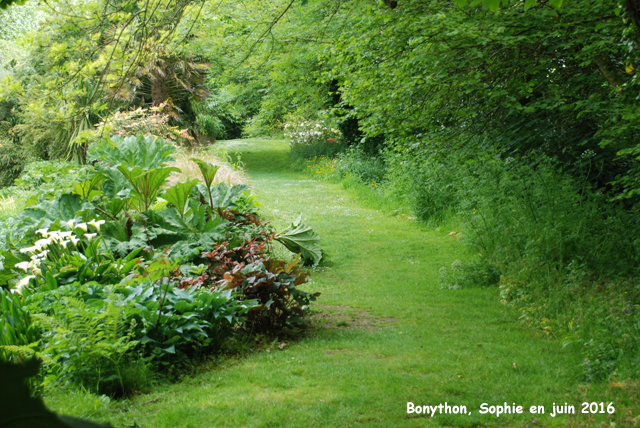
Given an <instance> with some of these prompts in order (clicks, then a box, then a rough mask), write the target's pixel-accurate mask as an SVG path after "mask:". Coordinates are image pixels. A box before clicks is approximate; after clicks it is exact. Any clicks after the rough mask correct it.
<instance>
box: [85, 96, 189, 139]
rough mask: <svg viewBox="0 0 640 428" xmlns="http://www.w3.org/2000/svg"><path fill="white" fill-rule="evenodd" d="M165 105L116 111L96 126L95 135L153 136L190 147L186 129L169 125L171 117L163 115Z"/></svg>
mask: <svg viewBox="0 0 640 428" xmlns="http://www.w3.org/2000/svg"><path fill="white" fill-rule="evenodd" d="M165 107H167V106H166V103H162V104H160V105H158V106H155V107H151V108H148V109H143V108H140V107H139V108H137V109H132V110H128V111H116V112H114V113H113V114H111V115H110V116H109V117H107V118H105V119H104V120H103V121H102V122H100V123H99V124H98V125H96V130H95V135H96V136H98V137H101V136H110V135H116V136H120V137H125V136H127V135H145V136H148V135H153V136H156V137H159V138H162V139H164V140H168V141H175V142H176V143H179V144H181V145H187V146H190V145H191V144H192V141H193V137H192V136H191V135H190V134H189V130H187V129H179V128H178V127H177V126H171V125H169V121H170V120H171V117H170V116H169V115H168V114H166V113H163V111H165Z"/></svg>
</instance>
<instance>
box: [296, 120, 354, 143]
mask: <svg viewBox="0 0 640 428" xmlns="http://www.w3.org/2000/svg"><path fill="white" fill-rule="evenodd" d="M284 129H285V135H286V136H287V137H289V138H291V144H302V145H312V144H315V143H318V142H326V143H330V144H331V143H337V142H338V139H339V138H340V137H341V136H342V134H341V133H340V131H338V130H337V129H334V128H330V127H327V126H325V124H324V121H323V120H321V121H318V122H314V121H309V122H301V123H299V124H290V123H287V124H286V125H284Z"/></svg>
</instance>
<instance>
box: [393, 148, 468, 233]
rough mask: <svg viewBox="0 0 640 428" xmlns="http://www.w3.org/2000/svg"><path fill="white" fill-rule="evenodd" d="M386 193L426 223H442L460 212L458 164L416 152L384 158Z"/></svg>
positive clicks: (434, 153) (407, 151)
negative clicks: (458, 210)
mask: <svg viewBox="0 0 640 428" xmlns="http://www.w3.org/2000/svg"><path fill="white" fill-rule="evenodd" d="M384 159H385V164H386V165H387V175H386V186H385V190H386V192H387V193H388V194H389V195H390V196H391V197H393V198H394V199H396V200H398V201H399V202H400V204H401V205H402V206H404V207H407V208H410V209H411V210H412V211H413V212H414V213H415V215H416V217H417V218H419V219H420V220H422V221H424V222H433V223H439V222H442V221H443V220H444V219H445V218H446V217H447V216H449V215H451V214H453V213H455V212H456V210H457V207H458V203H459V197H458V194H457V191H458V184H457V183H458V182H459V178H458V175H457V174H458V172H457V163H456V162H455V161H454V160H453V159H447V158H446V157H443V156H442V154H441V153H438V152H433V151H431V150H428V149H422V148H414V149H412V150H406V151H403V152H395V151H388V152H386V153H385V154H384Z"/></svg>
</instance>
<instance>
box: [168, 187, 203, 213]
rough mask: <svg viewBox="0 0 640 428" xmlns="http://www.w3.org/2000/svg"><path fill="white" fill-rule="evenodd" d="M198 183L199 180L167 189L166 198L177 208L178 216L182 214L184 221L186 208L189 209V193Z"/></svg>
mask: <svg viewBox="0 0 640 428" xmlns="http://www.w3.org/2000/svg"><path fill="white" fill-rule="evenodd" d="M197 183H198V180H189V181H185V182H183V183H176V185H175V186H173V187H170V188H169V189H167V191H166V193H165V194H164V198H165V199H166V200H167V202H169V203H170V204H172V205H173V206H174V207H176V210H178V214H180V218H182V219H184V214H185V208H186V207H187V203H188V202H189V193H190V192H191V189H192V188H193V186H195V185H196V184H197Z"/></svg>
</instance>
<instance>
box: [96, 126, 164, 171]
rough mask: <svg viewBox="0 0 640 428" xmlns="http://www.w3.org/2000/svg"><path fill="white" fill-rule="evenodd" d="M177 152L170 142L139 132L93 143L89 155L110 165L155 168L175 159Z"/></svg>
mask: <svg viewBox="0 0 640 428" xmlns="http://www.w3.org/2000/svg"><path fill="white" fill-rule="evenodd" d="M175 152H176V149H175V147H174V146H173V145H172V144H171V143H170V142H168V141H166V140H163V139H161V138H158V137H154V136H150V135H142V134H138V135H137V136H134V135H129V136H127V137H124V138H123V137H120V136H117V135H116V136H113V137H111V139H110V140H101V141H98V142H95V143H94V144H92V145H91V149H90V151H89V156H90V159H91V160H100V161H101V162H102V163H104V164H106V165H108V166H113V167H118V166H120V165H121V164H123V163H124V164H125V166H126V167H128V168H135V167H138V168H140V169H153V168H159V167H162V166H164V164H165V163H167V162H172V161H174V160H175V159H174V158H173V157H172V155H173V154H174V153H175Z"/></svg>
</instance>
